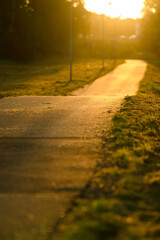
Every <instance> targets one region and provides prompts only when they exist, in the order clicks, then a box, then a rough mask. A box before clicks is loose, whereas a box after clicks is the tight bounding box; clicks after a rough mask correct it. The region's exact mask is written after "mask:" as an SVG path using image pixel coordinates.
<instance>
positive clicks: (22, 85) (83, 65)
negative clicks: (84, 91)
mask: <svg viewBox="0 0 160 240" xmlns="http://www.w3.org/2000/svg"><path fill="white" fill-rule="evenodd" d="M121 63H123V61H122V60H117V62H115V61H114V60H105V68H104V69H102V63H101V60H97V59H88V60H86V59H81V60H76V61H75V62H74V63H73V81H72V82H70V81H69V65H68V64H67V63H66V61H64V60H63V59H62V60H60V59H58V63H57V61H56V62H55V60H52V61H51V60H50V61H49V62H48V61H47V62H39V63H32V64H18V63H13V62H5V61H0V98H2V97H8V96H24V95H35V96H36V95H38V96H42V95H43V96H57V95H68V94H70V93H71V92H72V91H73V90H75V89H77V88H81V87H83V86H84V85H85V84H88V83H90V82H92V81H93V80H95V79H96V78H98V77H100V76H102V75H104V74H106V73H108V72H110V71H111V70H113V69H114V68H115V67H116V66H117V65H119V64H121Z"/></svg>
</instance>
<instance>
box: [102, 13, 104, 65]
mask: <svg viewBox="0 0 160 240" xmlns="http://www.w3.org/2000/svg"><path fill="white" fill-rule="evenodd" d="M102 68H104V14H102Z"/></svg>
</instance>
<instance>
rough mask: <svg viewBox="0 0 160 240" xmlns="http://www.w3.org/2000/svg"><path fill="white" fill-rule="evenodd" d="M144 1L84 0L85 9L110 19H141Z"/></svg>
mask: <svg viewBox="0 0 160 240" xmlns="http://www.w3.org/2000/svg"><path fill="white" fill-rule="evenodd" d="M143 2H144V0H85V8H86V9H87V10H88V11H91V12H95V13H97V14H105V15H106V16H110V17H113V18H114V17H120V18H121V19H125V18H133V19H136V18H141V17H142V13H141V10H142V8H143V6H144V5H143Z"/></svg>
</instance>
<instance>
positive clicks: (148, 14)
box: [142, 0, 160, 52]
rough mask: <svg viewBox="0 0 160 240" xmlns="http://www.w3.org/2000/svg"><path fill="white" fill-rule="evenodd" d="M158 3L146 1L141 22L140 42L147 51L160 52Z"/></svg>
mask: <svg viewBox="0 0 160 240" xmlns="http://www.w3.org/2000/svg"><path fill="white" fill-rule="evenodd" d="M159 13H160V1H159V0H146V1H145V8H144V17H143V20H142V27H143V30H142V41H143V45H144V46H145V48H146V49H147V50H149V51H154V52H159V51H160V28H159V26H160V14H159Z"/></svg>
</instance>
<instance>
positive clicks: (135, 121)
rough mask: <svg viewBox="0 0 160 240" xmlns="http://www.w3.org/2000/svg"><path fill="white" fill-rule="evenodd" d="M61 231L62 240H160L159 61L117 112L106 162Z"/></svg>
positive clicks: (106, 142)
mask: <svg viewBox="0 0 160 240" xmlns="http://www.w3.org/2000/svg"><path fill="white" fill-rule="evenodd" d="M68 225H69V227H68ZM59 229H60V230H61V231H62V232H63V231H64V230H65V234H62V235H61V237H60V238H59V239H63V240H82V239H83V240H104V239H107V240H158V239H160V63H159V64H157V63H156V65H153V64H150V65H149V66H148V70H147V72H146V75H145V78H144V79H143V81H142V82H141V85H140V89H139V92H138V94H137V95H136V96H132V97H126V98H125V101H124V104H123V107H122V108H121V110H120V111H119V112H118V113H117V114H116V115H115V116H114V119H113V124H112V127H111V129H110V131H109V132H108V133H107V134H106V136H104V139H103V161H101V163H99V164H98V167H97V169H96V172H95V174H94V176H93V178H92V179H91V181H90V183H89V186H88V187H87V189H86V190H85V191H84V192H83V193H82V195H81V196H80V197H79V198H78V199H76V201H75V206H74V208H73V211H72V212H71V213H70V214H69V215H68V216H67V218H66V220H65V223H64V222H63V223H62V224H60V227H59ZM66 229H67V230H66Z"/></svg>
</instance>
